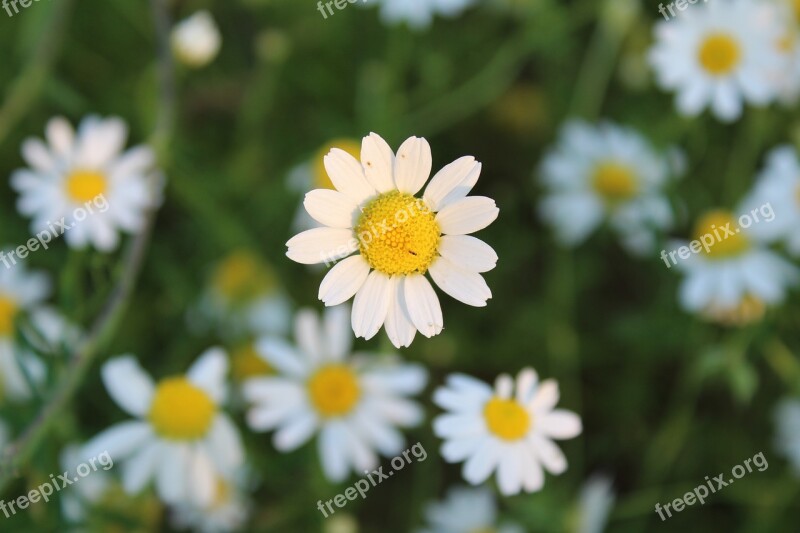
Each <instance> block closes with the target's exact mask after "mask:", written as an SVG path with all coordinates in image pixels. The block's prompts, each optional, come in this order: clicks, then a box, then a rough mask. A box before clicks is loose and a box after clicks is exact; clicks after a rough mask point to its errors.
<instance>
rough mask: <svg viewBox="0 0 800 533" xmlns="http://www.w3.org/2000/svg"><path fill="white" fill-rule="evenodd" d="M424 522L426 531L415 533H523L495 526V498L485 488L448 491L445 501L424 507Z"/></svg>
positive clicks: (514, 527)
mask: <svg viewBox="0 0 800 533" xmlns="http://www.w3.org/2000/svg"><path fill="white" fill-rule="evenodd" d="M425 518H426V520H427V522H428V528H426V529H421V530H419V532H418V533H479V532H496V533H524V532H525V529H524V528H522V527H521V526H519V525H517V524H512V523H508V522H506V523H500V524H498V519H497V504H496V502H495V498H494V494H492V492H491V491H490V490H489V489H487V488H485V487H484V488H466V487H457V488H453V489H450V490H449V491H448V493H447V499H446V500H445V501H443V502H441V503H433V504H429V505H428V506H427V508H426V509H425Z"/></svg>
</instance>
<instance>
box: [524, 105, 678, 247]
mask: <svg viewBox="0 0 800 533" xmlns="http://www.w3.org/2000/svg"><path fill="white" fill-rule="evenodd" d="M672 170H673V169H672V168H671V165H670V160H669V157H667V156H665V155H661V154H659V153H657V152H656V151H655V150H654V149H653V148H652V147H651V146H650V144H649V143H648V142H647V141H646V140H645V139H644V138H643V137H642V136H641V135H639V134H638V133H637V132H635V131H633V130H631V129H628V128H623V127H620V126H617V125H615V124H610V123H603V124H600V125H598V126H593V125H590V124H587V123H585V122H580V121H572V122H569V123H567V124H566V125H565V126H564V128H563V130H562V132H561V135H560V138H559V142H558V145H557V146H556V147H555V148H554V149H552V150H551V151H550V152H549V153H548V154H547V155H546V156H545V158H544V161H543V162H542V165H541V169H540V175H541V180H542V183H543V184H544V186H545V188H546V193H547V195H546V196H545V198H544V199H543V200H542V202H541V204H540V206H539V207H540V213H541V215H542V217H543V218H544V219H545V220H546V221H547V222H548V223H549V224H550V225H551V226H552V227H553V229H554V231H555V233H556V238H557V240H558V241H559V242H560V243H561V244H562V245H564V246H568V247H573V246H577V245H579V244H581V243H582V242H583V241H584V240H586V239H587V237H588V236H589V234H591V233H592V232H593V231H595V230H596V229H597V228H598V227H599V226H600V225H601V224H602V223H603V222H604V221H605V220H607V221H608V222H609V224H610V225H611V227H612V228H613V229H614V230H615V231H616V232H617V233H618V234H619V235H620V238H621V239H622V244H623V245H624V246H625V247H626V248H627V249H628V250H629V251H631V252H632V253H635V254H638V255H641V254H644V253H647V252H648V251H650V250H652V248H653V245H654V243H655V239H656V234H657V232H660V231H663V230H665V229H667V228H669V227H670V226H671V225H672V222H673V215H672V209H671V207H670V204H669V202H668V200H667V199H666V197H665V196H664V193H663V189H664V187H665V186H666V185H667V183H668V181H669V179H670V174H671V173H672Z"/></svg>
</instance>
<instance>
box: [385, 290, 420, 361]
mask: <svg viewBox="0 0 800 533" xmlns="http://www.w3.org/2000/svg"><path fill="white" fill-rule="evenodd" d="M389 292H390V294H391V297H392V302H391V304H389V311H388V313H387V315H386V323H385V324H384V326H385V327H386V334H387V335H388V336H389V340H390V341H392V344H393V345H394V346H395V348H406V347H408V346H411V342H412V341H413V340H414V336H415V335H416V334H417V328H415V327H414V324H413V323H412V322H411V317H410V316H409V314H408V305H406V299H405V298H406V297H405V277H404V276H392V286H391V289H390V290H389Z"/></svg>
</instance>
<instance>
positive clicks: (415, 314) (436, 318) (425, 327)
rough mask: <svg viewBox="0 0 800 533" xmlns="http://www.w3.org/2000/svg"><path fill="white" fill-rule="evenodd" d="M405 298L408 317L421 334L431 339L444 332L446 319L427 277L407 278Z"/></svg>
mask: <svg viewBox="0 0 800 533" xmlns="http://www.w3.org/2000/svg"><path fill="white" fill-rule="evenodd" d="M405 297H406V306H407V307H408V316H409V317H410V318H411V322H412V323H413V324H414V327H416V328H417V330H419V332H420V333H422V334H423V335H425V336H426V337H428V338H430V337H433V336H434V335H438V334H439V333H441V332H442V329H444V318H442V308H441V306H440V305H439V298H438V297H437V296H436V293H435V292H434V291H433V287H431V284H430V282H428V280H427V279H426V278H425V276H423V275H421V274H414V275H411V276H406V279H405Z"/></svg>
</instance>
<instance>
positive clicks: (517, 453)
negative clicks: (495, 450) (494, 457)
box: [497, 445, 523, 496]
mask: <svg viewBox="0 0 800 533" xmlns="http://www.w3.org/2000/svg"><path fill="white" fill-rule="evenodd" d="M522 452H523V450H522V448H521V446H520V445H515V446H513V447H511V448H510V449H509V450H507V451H506V453H505V454H503V457H502V458H501V459H500V464H499V465H498V468H497V485H498V487H499V488H500V493H501V494H502V495H503V496H511V495H513V494H518V493H519V492H520V490H522V471H521V468H520V467H521V466H522V459H521V455H522Z"/></svg>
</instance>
